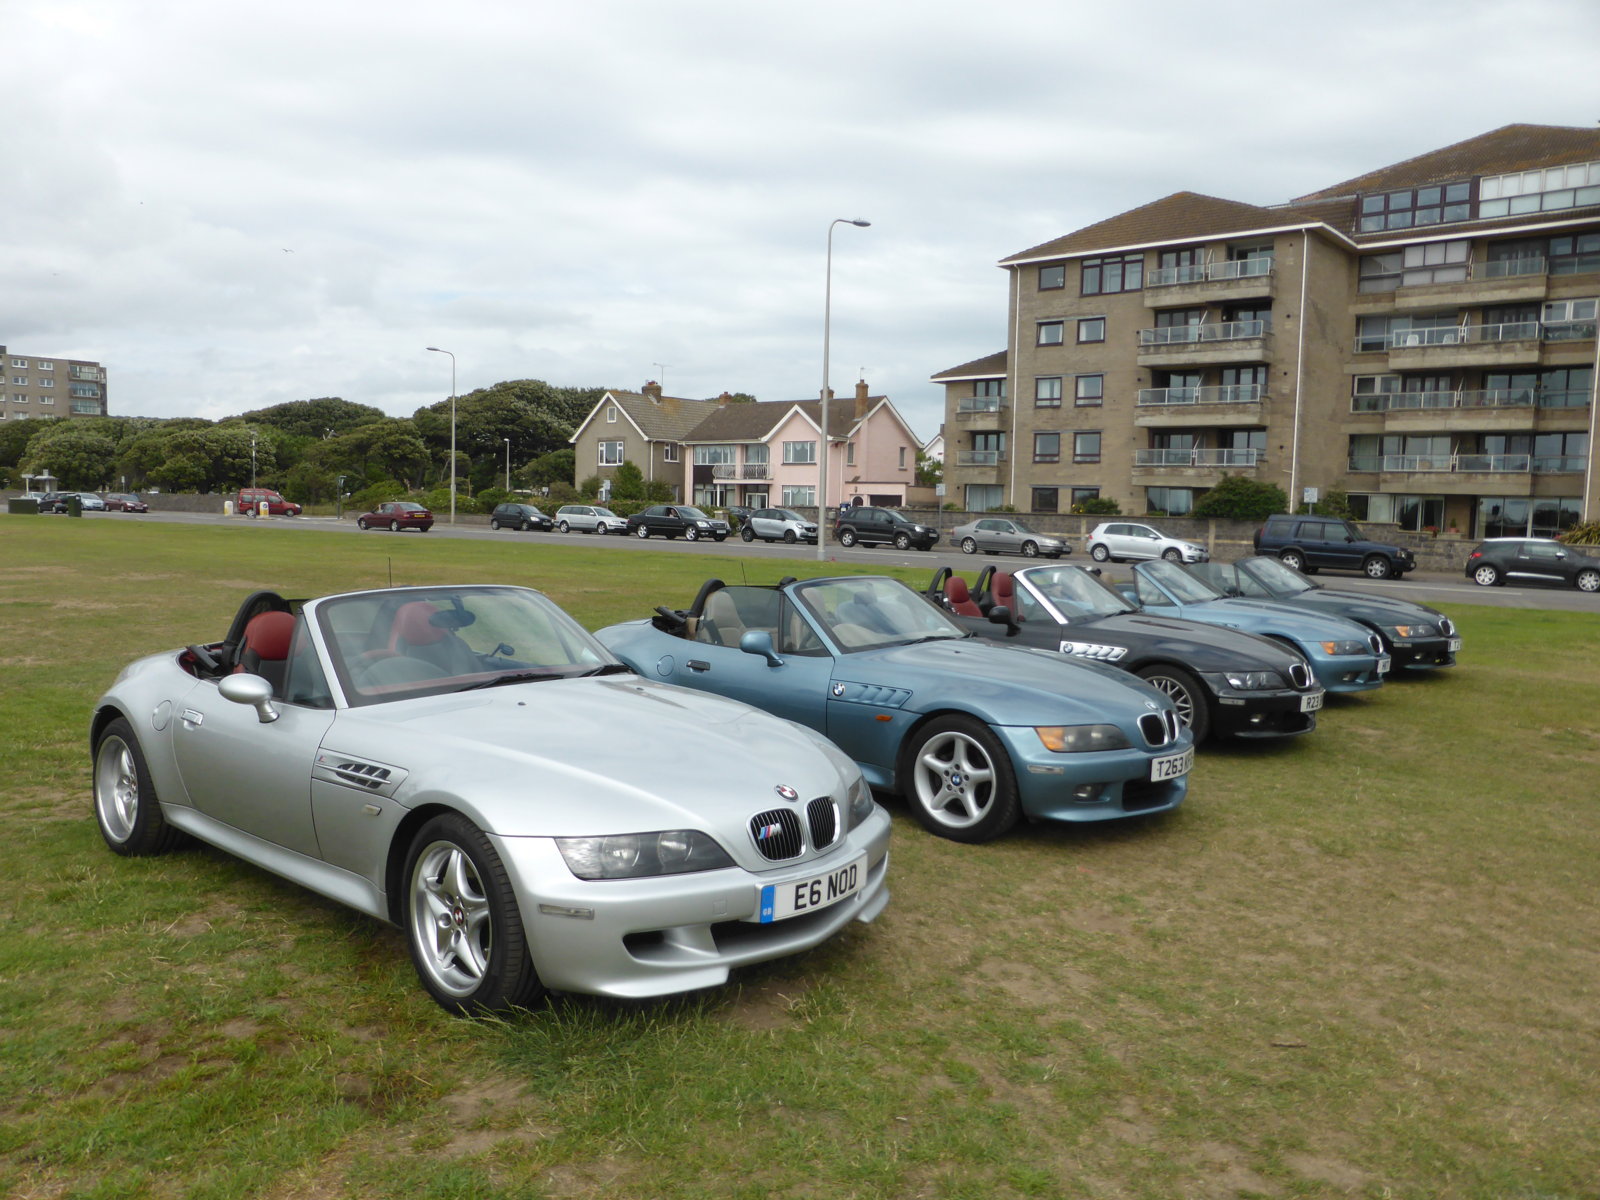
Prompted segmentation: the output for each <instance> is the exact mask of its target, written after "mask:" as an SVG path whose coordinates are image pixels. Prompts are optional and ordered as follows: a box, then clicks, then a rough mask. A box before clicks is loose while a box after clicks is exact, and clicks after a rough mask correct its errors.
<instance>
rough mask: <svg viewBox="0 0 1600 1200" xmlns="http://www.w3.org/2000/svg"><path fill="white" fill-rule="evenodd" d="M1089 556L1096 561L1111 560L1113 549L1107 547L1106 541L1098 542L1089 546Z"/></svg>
mask: <svg viewBox="0 0 1600 1200" xmlns="http://www.w3.org/2000/svg"><path fill="white" fill-rule="evenodd" d="M1089 557H1090V558H1092V559H1094V560H1095V562H1110V561H1111V551H1109V550H1107V549H1106V547H1105V543H1104V542H1096V543H1095V544H1094V545H1092V546H1090V547H1089Z"/></svg>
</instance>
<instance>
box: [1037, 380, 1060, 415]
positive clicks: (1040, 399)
mask: <svg viewBox="0 0 1600 1200" xmlns="http://www.w3.org/2000/svg"><path fill="white" fill-rule="evenodd" d="M1033 403H1034V405H1035V407H1037V408H1060V407H1061V376H1059V375H1041V376H1040V377H1039V378H1037V379H1035V380H1034V381H1033Z"/></svg>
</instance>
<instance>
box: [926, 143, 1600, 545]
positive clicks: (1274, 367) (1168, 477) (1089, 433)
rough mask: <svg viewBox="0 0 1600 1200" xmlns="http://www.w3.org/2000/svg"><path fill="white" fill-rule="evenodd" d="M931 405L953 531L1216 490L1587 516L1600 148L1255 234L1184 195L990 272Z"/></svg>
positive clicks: (1206, 201)
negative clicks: (970, 327) (1233, 484)
mask: <svg viewBox="0 0 1600 1200" xmlns="http://www.w3.org/2000/svg"><path fill="white" fill-rule="evenodd" d="M1000 266H1001V267H1002V268H1004V269H1005V270H1006V271H1007V272H1008V276H1009V290H1010V302H1009V322H1008V336H1007V342H1008V345H1007V348H1006V349H1005V350H1004V351H1001V352H999V353H996V354H991V355H989V356H987V357H985V358H980V359H976V360H974V361H972V362H969V363H966V364H964V365H962V366H959V367H954V368H951V369H950V370H947V371H942V372H940V373H939V374H937V375H935V376H933V379H934V381H935V382H937V383H941V384H943V385H944V387H945V440H946V456H945V484H946V486H945V491H946V495H947V497H948V498H950V499H952V500H954V501H956V502H957V503H962V504H964V505H965V506H966V507H968V508H970V509H974V510H980V511H981V510H985V509H991V508H995V507H998V506H1000V505H1002V504H1010V505H1012V506H1014V507H1015V508H1017V509H1018V510H1020V511H1023V512H1038V513H1053V512H1066V511H1069V509H1070V507H1071V506H1072V505H1073V504H1075V503H1077V502H1079V501H1081V500H1083V499H1086V498H1088V497H1091V496H1108V497H1114V498H1115V499H1116V500H1117V501H1118V502H1119V503H1120V504H1121V506H1122V509H1123V511H1124V512H1137V513H1143V512H1165V513H1171V514H1174V515H1177V514H1181V513H1185V512H1188V511H1189V510H1190V508H1191V507H1192V506H1193V504H1194V502H1195V500H1196V498H1197V497H1199V496H1200V495H1202V494H1204V492H1205V491H1206V490H1207V489H1209V488H1211V487H1213V486H1215V485H1216V484H1217V483H1218V481H1220V480H1221V479H1222V477H1223V476H1224V475H1225V474H1242V475H1246V476H1249V477H1250V478H1253V479H1260V480H1265V481H1269V482H1272V483H1276V484H1278V485H1280V486H1281V487H1283V489H1284V490H1285V492H1286V493H1287V494H1288V495H1289V496H1290V497H1291V499H1292V500H1293V501H1295V502H1296V503H1298V502H1299V501H1301V500H1302V499H1304V498H1306V497H1308V496H1309V495H1310V494H1311V492H1310V489H1315V490H1316V493H1317V494H1323V493H1326V491H1327V490H1328V489H1330V488H1335V487H1338V488H1343V489H1345V490H1346V491H1347V492H1349V494H1350V497H1351V502H1352V505H1353V507H1354V508H1355V511H1356V513H1357V515H1358V516H1361V517H1363V518H1364V519H1367V520H1372V521H1396V522H1398V523H1399V524H1400V525H1401V526H1402V527H1404V528H1409V529H1417V530H1420V529H1425V528H1427V527H1428V526H1434V527H1437V528H1440V529H1449V528H1452V527H1453V528H1456V529H1459V530H1460V531H1461V532H1462V533H1463V534H1467V535H1474V536H1495V535H1500V534H1509V533H1523V532H1531V533H1534V534H1549V533H1553V532H1555V531H1557V530H1559V529H1561V528H1564V527H1566V526H1568V525H1570V524H1572V523H1574V522H1575V521H1577V520H1578V519H1579V518H1580V516H1584V517H1587V518H1594V517H1596V516H1600V480H1597V478H1596V463H1595V453H1594V446H1595V442H1596V437H1595V419H1596V412H1597V410H1600V405H1597V404H1596V395H1595V383H1596V376H1597V374H1600V371H1597V366H1600V362H1597V349H1596V348H1597V342H1596V336H1595V331H1596V305H1597V301H1600V130H1596V129H1577V128H1565V127H1556V126H1541V125H1508V126H1506V127H1504V128H1502V129H1498V130H1495V131H1494V132H1491V133H1487V134H1484V135H1482V136H1480V137H1476V138H1471V139H1469V140H1467V141H1464V142H1459V143H1457V144H1455V145H1452V146H1446V147H1444V148H1443V149H1440V150H1434V151H1431V152H1429V153H1427V154H1423V155H1419V156H1418V157H1416V158H1412V159H1408V160H1407V161H1405V162H1401V163H1396V164H1394V165H1392V166H1387V167H1383V168H1380V169H1379V170H1376V171H1372V172H1370V173H1368V174H1365V175H1362V176H1359V177H1357V178H1355V179H1350V180H1346V181H1345V182H1343V183H1339V184H1335V185H1333V186H1331V187H1327V188H1323V189H1321V190H1320V191H1317V192H1313V193H1311V194H1309V195H1306V196H1301V197H1299V198H1298V199H1296V200H1292V201H1290V202H1288V203H1286V204H1283V205H1279V206H1275V207H1269V208H1262V207H1257V206H1255V205H1250V204H1243V203H1239V202H1236V201H1232V200H1222V199H1217V198H1215V197H1211V196H1202V195H1197V194H1195V193H1193V192H1178V193H1176V194H1174V195H1171V196H1167V197H1166V198H1164V199H1161V200H1157V201H1154V202H1153V203H1151V204H1147V205H1144V206H1142V207H1140V208H1136V209H1133V210H1131V211H1129V212H1125V213H1122V214H1121V215H1119V216H1115V217H1112V218H1110V219H1109V220H1106V221H1102V222H1100V223H1098V224H1095V225H1090V226H1088V227H1087V228H1084V229H1080V230H1078V231H1076V232H1074V233H1069V234H1066V235H1065V236H1063V237H1059V238H1056V239H1055V240H1053V241H1050V242H1046V243H1044V244H1042V245H1039V246H1035V247H1033V248H1032V249H1030V250H1024V251H1022V252H1021V253H1019V254H1015V255H1012V256H1011V257H1009V258H1006V259H1003V260H1002V261H1001V262H1000Z"/></svg>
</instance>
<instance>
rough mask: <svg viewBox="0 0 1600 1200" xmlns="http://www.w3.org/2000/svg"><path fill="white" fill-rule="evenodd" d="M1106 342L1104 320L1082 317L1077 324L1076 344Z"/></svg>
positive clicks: (1101, 318)
mask: <svg viewBox="0 0 1600 1200" xmlns="http://www.w3.org/2000/svg"><path fill="white" fill-rule="evenodd" d="M1105 340H1106V319H1105V318H1104V317H1084V318H1082V319H1081V320H1079V322H1078V342H1079V344H1082V343H1084V342H1103V341H1105Z"/></svg>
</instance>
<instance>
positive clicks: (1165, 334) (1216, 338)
mask: <svg viewBox="0 0 1600 1200" xmlns="http://www.w3.org/2000/svg"><path fill="white" fill-rule="evenodd" d="M1266 332H1267V323H1266V322H1265V321H1208V322H1205V323H1202V324H1199V325H1164V326H1161V327H1159V328H1156V329H1141V330H1139V345H1140V346H1141V347H1151V346H1171V345H1187V344H1190V343H1193V342H1233V341H1239V340H1240V339H1242V338H1258V337H1262V336H1264V335H1265V334H1266Z"/></svg>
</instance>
